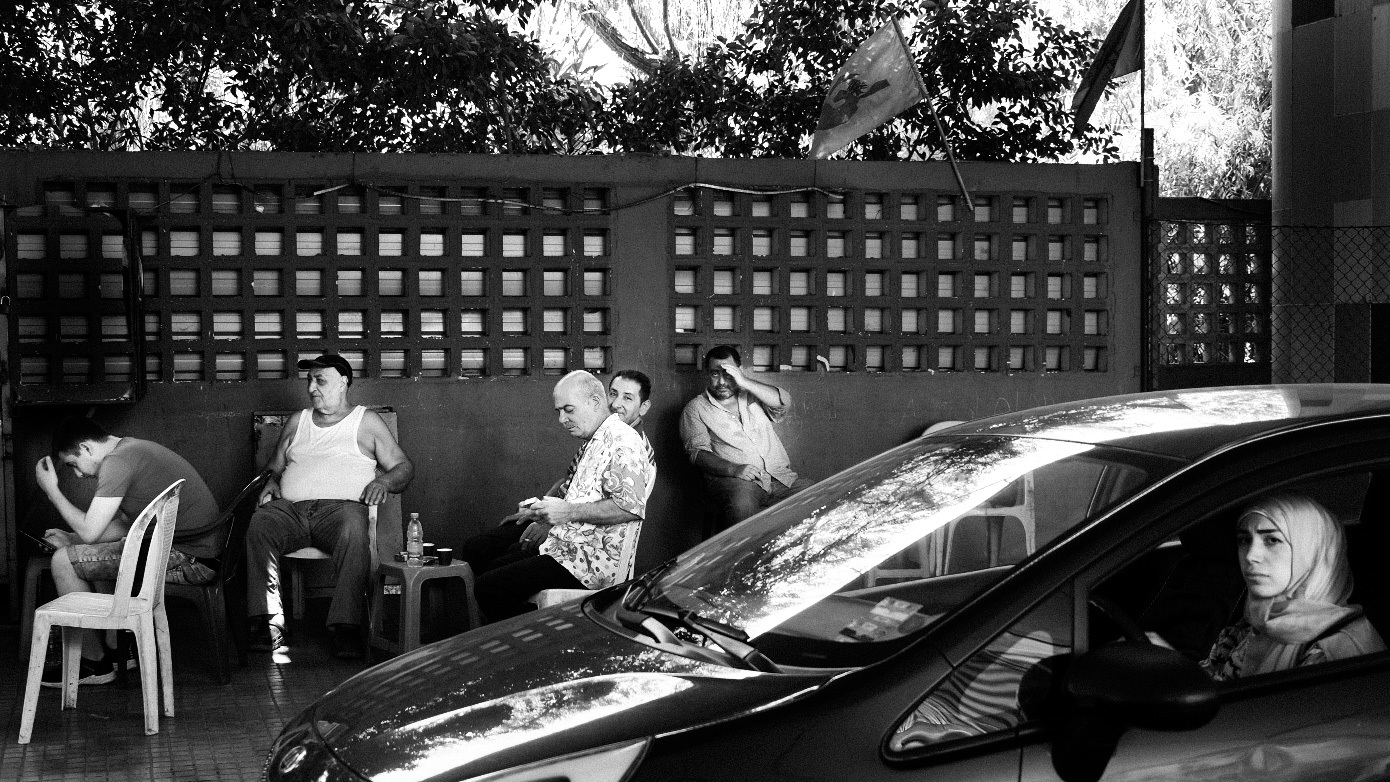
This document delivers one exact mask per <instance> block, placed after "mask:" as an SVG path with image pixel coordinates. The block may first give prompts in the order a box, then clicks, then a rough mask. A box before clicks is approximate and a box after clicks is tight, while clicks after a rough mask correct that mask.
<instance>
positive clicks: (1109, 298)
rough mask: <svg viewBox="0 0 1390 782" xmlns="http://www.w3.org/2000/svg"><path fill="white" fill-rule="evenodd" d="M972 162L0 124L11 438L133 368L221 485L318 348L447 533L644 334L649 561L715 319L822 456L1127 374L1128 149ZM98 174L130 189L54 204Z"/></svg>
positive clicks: (1136, 297)
mask: <svg viewBox="0 0 1390 782" xmlns="http://www.w3.org/2000/svg"><path fill="white" fill-rule="evenodd" d="M963 173H964V175H965V177H966V179H967V181H968V182H969V183H970V186H971V191H972V199H973V203H970V204H966V203H965V202H964V201H963V200H962V197H961V196H960V195H959V191H958V190H957V189H956V188H955V179H954V177H953V176H952V174H951V171H950V169H949V167H947V166H946V165H945V164H942V163H935V162H897V163H893V162H885V163H847V162H824V161H821V162H815V161H797V160H787V161H736V160H695V159H685V158H619V157H599V156H594V157H582V158H511V157H501V156H467V155H458V156H433V155H419V156H407V155H370V156H368V155H359V156H325V155H310V154H269V153H261V154H257V153H235V154H230V155H229V154H222V155H217V154H191V153H189V154H183V153H132V154H117V155H111V154H99V153H64V152H45V153H0V193H3V195H4V197H5V199H6V201H7V203H8V204H10V205H12V206H13V207H14V208H12V209H10V210H9V211H8V212H7V218H6V230H7V235H8V241H9V242H11V243H10V244H9V245H8V246H7V252H8V253H9V255H8V256H7V257H8V261H9V263H8V265H7V269H6V281H7V283H8V284H9V286H10V288H9V296H10V297H11V299H10V305H11V306H10V319H9V326H10V329H11V331H10V337H11V346H10V351H9V353H10V355H11V356H12V357H18V359H19V360H18V361H15V362H12V364H11V367H10V377H11V379H12V380H13V381H14V385H13V386H12V388H11V390H12V391H13V390H18V391H19V393H20V394H21V395H23V394H29V395H30V398H31V401H47V402H51V403H56V402H63V403H66V404H61V405H58V406H56V407H55V406H52V405H49V406H34V405H30V406H20V407H17V408H15V409H14V430H15V438H16V460H15V462H13V464H18V465H28V464H32V462H33V460H35V459H37V458H38V457H39V456H40V455H42V453H43V452H44V450H45V447H46V438H47V436H48V432H49V430H50V429H51V426H52V423H53V422H54V421H55V420H56V418H57V416H59V415H61V414H63V413H66V412H80V413H83V412H87V411H88V409H89V408H88V407H87V406H85V405H82V406H79V405H78V404H77V403H78V402H81V401H83V396H82V395H83V394H85V393H87V392H89V391H95V392H98V393H99V394H100V397H99V398H101V399H117V398H121V393H122V388H123V387H124V390H125V391H129V390H130V388H132V387H134V386H135V385H137V384H138V382H139V381H142V380H143V381H147V382H146V385H145V388H144V397H143V398H142V399H141V400H140V401H139V402H137V403H134V404H116V405H104V406H100V407H98V408H96V409H95V411H96V412H95V414H96V415H97V417H98V418H99V420H101V421H102V422H103V423H104V424H106V425H107V426H108V427H109V428H111V429H112V430H113V431H117V432H119V433H122V434H129V435H133V436H140V437H148V438H150V439H155V440H158V441H160V442H164V443H165V444H168V445H170V447H173V448H174V449H175V450H177V451H179V452H180V453H183V454H185V455H187V456H188V457H189V458H190V459H191V460H192V461H193V462H194V464H195V466H197V467H198V468H199V470H200V471H201V472H202V473H203V474H204V475H205V476H206V477H207V478H208V480H209V483H210V485H211V486H212V488H213V490H214V493H216V494H218V496H224V495H227V494H229V493H230V492H233V491H235V489H236V488H237V487H238V486H239V484H240V483H241V482H244V481H245V480H246V478H247V477H249V470H250V464H251V445H250V432H251V415H252V413H253V412H255V411H273V410H290V409H296V408H299V407H302V406H303V405H304V391H303V387H302V384H301V382H300V380H299V379H298V377H297V373H296V372H295V371H294V370H293V369H292V368H290V363H291V362H292V361H293V360H295V359H296V358H298V357H301V356H310V355H317V354H318V353H322V352H326V351H330V350H331V351H337V352H341V353H343V354H344V355H346V356H348V358H349V360H350V361H352V362H353V364H354V366H355V367H356V368H357V369H358V370H359V379H358V380H357V382H355V383H354V387H353V392H352V393H353V399H354V401H357V402H361V403H364V404H380V405H389V406H391V407H392V408H393V409H395V410H396V411H397V414H398V423H399V426H400V432H401V441H402V445H403V447H404V448H405V449H406V451H407V452H408V453H409V454H410V456H411V458H412V460H414V461H415V463H416V465H417V470H418V473H417V477H416V480H415V483H413V484H412V486H411V487H410V488H409V489H408V490H407V492H406V494H405V497H404V503H405V505H406V508H407V510H413V511H418V512H421V513H422V517H423V518H424V519H426V521H427V525H433V526H432V527H429V529H431V535H432V536H434V535H435V534H436V532H435V531H439V532H438V536H439V539H441V540H444V541H449V542H458V541H459V540H461V539H462V538H463V537H465V536H466V535H468V534H471V533H472V532H475V531H478V530H480V529H483V528H486V527H487V526H490V525H491V524H495V523H496V519H498V518H500V517H501V516H503V515H505V514H506V513H508V512H511V510H513V509H514V508H515V503H516V502H517V500H519V499H521V498H524V497H528V496H532V495H534V494H536V493H537V492H538V491H541V490H543V489H544V487H545V486H548V485H550V483H551V482H552V481H553V480H554V479H555V478H556V477H558V476H557V473H562V472H563V470H564V468H565V465H566V464H567V463H568V461H569V458H570V456H571V455H572V454H573V450H574V443H573V442H572V440H571V438H569V437H568V436H566V435H565V434H564V432H563V431H562V430H561V429H560V428H559V427H558V426H556V424H555V421H554V412H553V409H552V407H553V403H552V400H551V396H550V390H551V387H552V386H553V384H554V381H555V379H556V376H557V375H558V374H560V373H562V372H564V371H566V370H567V369H575V368H587V369H592V370H595V371H598V372H600V374H605V373H607V372H611V371H613V370H617V369H624V368H636V369H640V370H642V371H644V372H646V373H647V374H648V375H650V376H651V377H652V379H653V383H654V396H653V405H652V409H651V412H650V413H649V414H648V416H647V418H646V422H647V432H648V434H649V436H650V437H651V439H652V441H653V444H654V445H655V447H656V450H657V455H658V466H659V468H660V470H661V478H660V479H659V481H658V484H657V488H656V491H655V493H654V494H653V496H652V506H651V509H650V511H649V517H648V518H649V520H651V521H652V523H651V524H649V525H647V526H646V527H645V528H644V531H643V538H642V541H643V542H642V552H641V553H640V555H639V565H642V564H653V563H655V562H658V561H661V559H664V558H665V557H666V556H669V555H670V554H672V553H675V552H676V551H679V550H681V549H683V548H685V547H687V546H688V545H690V544H691V543H693V542H694V541H695V539H697V538H698V535H699V530H700V529H701V526H702V515H703V510H702V507H703V506H702V504H701V501H700V497H699V493H700V483H699V480H698V475H697V474H696V473H695V472H694V469H693V468H692V467H691V466H690V465H689V463H688V461H687V460H686V458H685V455H684V453H683V451H682V448H681V444H680V441H679V437H678V435H677V429H678V421H679V416H680V410H681V408H682V406H683V405H684V404H685V403H686V401H688V400H689V399H690V398H691V397H692V396H694V395H695V394H697V393H700V391H701V390H702V389H703V387H704V379H703V376H702V373H700V372H699V371H697V364H698V361H699V357H700V356H701V355H702V354H703V352H704V351H705V350H707V349H708V348H709V347H711V346H713V345H716V344H720V343H732V344H735V345H737V346H739V348H740V349H741V350H742V351H743V353H744V354H745V356H746V363H749V364H751V365H752V366H753V367H754V368H755V369H757V370H761V371H764V372H767V373H768V375H767V377H768V379H770V380H772V381H773V382H776V383H777V384H778V385H780V386H782V387H783V388H785V389H786V390H787V391H788V392H789V393H790V394H791V395H792V398H793V400H794V402H793V406H792V409H791V411H790V413H789V415H788V417H787V420H786V421H784V422H783V423H782V424H781V425H780V433H781V436H782V439H783V441H784V442H785V443H786V445H787V448H788V450H789V452H790V453H791V455H792V459H793V463H794V466H795V467H796V468H797V469H798V470H799V471H800V472H802V473H804V474H806V475H808V476H811V477H813V478H819V477H825V476H828V475H830V474H831V473H833V472H836V471H838V470H841V469H844V468H846V467H848V466H850V465H852V464H853V463H855V462H857V461H859V460H860V459H863V458H865V457H867V456H870V455H872V454H874V453H877V452H879V451H881V450H883V449H885V448H887V447H890V446H893V445H897V444H899V443H901V442H902V441H903V440H905V439H908V438H910V437H914V436H916V435H917V434H919V433H920V432H921V431H922V430H923V429H924V428H925V427H926V426H928V425H929V424H931V423H934V422H937V421H941V420H946V419H966V418H976V417H980V416H985V415H991V414H994V413H1000V412H1008V411H1011V410H1018V409H1022V408H1026V407H1032V406H1035V405H1039V404H1046V403H1052V402H1060V401H1065V400H1068V399H1077V398H1084V397H1089V396H1100V395H1104V394H1110V393H1119V392H1125V391H1135V390H1138V389H1139V383H1140V376H1141V372H1140V365H1139V362H1140V350H1139V340H1140V334H1141V323H1142V316H1141V313H1140V309H1139V301H1140V290H1141V281H1140V270H1141V263H1140V257H1141V253H1140V245H1139V240H1140V236H1141V234H1140V231H1139V227H1138V222H1137V221H1138V217H1139V209H1138V203H1139V199H1138V190H1137V182H1138V176H1137V170H1136V166H1135V165H1134V164H1119V165H1114V166H1060V165H1058V166H1046V165H1041V166H1011V165H1004V164H966V165H964V166H963ZM92 203H97V204H98V205H107V206H105V207H103V208H107V209H113V210H123V209H126V208H129V209H131V210H133V212H134V215H135V218H136V219H135V220H134V221H127V223H128V225H127V226H122V224H121V223H120V222H119V221H118V220H117V219H116V218H115V217H113V216H111V215H110V214H107V213H104V212H103V213H99V214H95V215H94V214H93V213H83V214H80V215H79V214H74V213H73V212H72V211H70V210H74V209H76V207H77V206H79V205H87V204H92ZM114 213H115V214H123V212H120V211H116V212H114ZM127 228H128V230H127ZM122 248H124V256H125V257H120V256H121V255H122ZM137 250H138V252H137ZM136 258H138V259H139V260H140V262H141V263H142V264H143V268H141V269H139V270H138V271H139V272H140V273H139V274H135V271H136V270H135V268H134V264H135V259H136ZM126 267H129V272H130V274H131V275H132V277H131V279H138V280H139V290H140V291H141V292H142V293H143V294H144V296H143V307H144V310H143V312H139V313H138V317H137V318H136V320H135V321H134V322H132V323H128V324H125V325H124V327H123V326H122V324H121V323H120V322H119V317H118V316H119V315H120V314H121V313H122V312H124V311H125V309H126V308H127V303H126V301H125V299H124V298H122V297H121V295H120V293H119V291H120V290H121V288H120V287H119V286H120V285H123V284H124V283H123V282H122V279H123V278H122V276H121V275H122V273H123V269H125V268H126ZM74 275H76V276H74ZM126 291H127V292H132V293H133V292H134V288H126ZM142 330H143V331H144V332H145V336H144V338H142V339H135V336H136V335H137V334H139V332H140V331H142ZM141 351H144V355H139V354H140V352H141ZM125 356H129V357H130V360H128V361H122V357H125ZM831 443H833V444H834V446H833V447H830V446H829V445H828V444H831ZM15 474H16V478H17V480H18V482H19V490H18V495H17V496H19V497H20V498H21V503H20V504H21V505H24V504H25V502H26V500H25V499H24V498H25V497H27V496H28V492H29V490H30V489H31V488H32V487H30V486H29V485H28V483H29V482H30V481H31V480H32V478H31V476H32V471H31V470H29V469H28V468H27V467H25V469H16V473H15ZM23 511H24V509H23V508H21V512H23Z"/></svg>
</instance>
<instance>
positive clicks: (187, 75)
mask: <svg viewBox="0 0 1390 782" xmlns="http://www.w3.org/2000/svg"><path fill="white" fill-rule="evenodd" d="M532 7H534V0H485V2H477V3H463V2H457V1H455V0H394V1H393V2H392V3H391V4H389V5H385V4H379V3H362V2H345V1H344V0H94V2H91V3H88V4H80V5H79V4H73V3H70V2H65V1H64V0H40V1H39V2H35V3H32V4H30V5H29V7H27V8H26V9H25V10H24V11H18V10H16V11H13V12H12V13H11V14H9V15H7V16H6V17H5V18H4V19H3V20H2V21H0V43H3V44H4V45H5V46H6V47H7V48H8V49H10V50H11V51H15V47H16V46H21V47H23V49H22V55H21V56H18V57H13V58H10V59H9V60H8V61H7V62H6V63H5V64H4V65H3V66H0V67H3V68H4V71H0V74H2V75H3V76H4V77H5V80H4V83H3V85H0V88H2V89H4V90H5V91H6V92H7V93H9V94H7V95H6V96H5V97H6V102H7V104H8V105H9V106H10V107H12V109H11V111H9V112H8V116H7V117H6V118H5V124H4V125H3V126H0V130H2V131H3V141H4V142H6V143H9V144H20V145H23V144H38V145H52V146H66V147H86V148H96V149H129V148H136V149H244V148H273V149H286V150H325V151H329V150H332V151H416V152H441V151H451V152H486V151H506V152H575V151H584V150H585V149H586V148H587V142H586V141H585V140H584V139H585V137H586V133H587V128H588V127H589V126H591V125H592V122H593V118H594V116H595V115H596V113H597V112H598V111H599V109H600V107H601V102H600V95H599V94H598V92H597V91H596V90H595V89H594V88H593V86H592V85H589V84H585V83H583V82H580V81H575V80H572V79H567V78H561V77H558V76H557V75H556V74H555V73H554V72H553V69H552V68H551V65H550V63H549V62H548V61H547V59H546V57H545V55H544V53H543V52H542V51H541V50H540V48H539V47H538V46H537V45H536V43H535V42H534V41H532V40H530V39H527V38H524V37H522V36H519V35H516V34H514V33H513V32H512V31H511V30H510V29H509V28H508V26H507V25H506V24H505V23H504V22H503V21H502V20H501V19H499V17H498V14H499V13H501V12H504V11H505V12H509V13H525V12H528V11H529V10H530V9H531V8H532ZM576 141H577V142H578V148H576Z"/></svg>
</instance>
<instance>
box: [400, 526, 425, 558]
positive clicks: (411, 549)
mask: <svg viewBox="0 0 1390 782" xmlns="http://www.w3.org/2000/svg"><path fill="white" fill-rule="evenodd" d="M424 555H425V528H424V527H423V526H421V525H420V514H418V513H412V514H410V523H409V524H407V525H406V527H405V564H406V565H408V566H409V567H420V566H421V565H423V564H425V561H424Z"/></svg>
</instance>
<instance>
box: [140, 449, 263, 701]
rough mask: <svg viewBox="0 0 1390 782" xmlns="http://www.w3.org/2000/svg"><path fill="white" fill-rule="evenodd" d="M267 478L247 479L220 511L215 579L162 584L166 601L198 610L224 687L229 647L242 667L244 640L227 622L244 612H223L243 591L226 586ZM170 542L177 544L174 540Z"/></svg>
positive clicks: (234, 571) (242, 558)
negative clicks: (172, 599)
mask: <svg viewBox="0 0 1390 782" xmlns="http://www.w3.org/2000/svg"><path fill="white" fill-rule="evenodd" d="M269 478H270V471H269V470H265V471H262V472H261V474H260V475H257V476H256V477H255V478H253V479H251V482H250V483H248V484H246V488H244V489H242V490H241V492H240V493H238V494H237V496H236V498H235V499H233V500H232V501H231V503H230V504H228V505H227V507H226V508H225V509H223V511H222V515H221V517H220V518H219V519H218V523H219V524H221V525H225V527H226V529H225V531H224V537H223V539H222V541H223V542H222V555H221V557H220V562H221V569H220V570H219V571H218V573H217V577H216V578H214V579H213V580H212V581H210V582H208V583H206V584H166V585H165V587H164V594H165V595H166V596H167V597H180V598H184V599H186V600H191V601H193V603H194V605H196V606H197V607H198V613H199V614H200V615H201V616H202V618H203V629H204V632H205V633H206V636H207V641H208V647H209V648H210V649H212V650H213V652H214V658H215V660H216V664H217V682H218V683H219V684H227V683H229V682H231V680H232V670H231V665H230V663H229V662H228V659H229V657H230V654H231V648H230V647H231V646H232V645H233V644H235V646H236V651H237V661H238V662H239V663H240V664H241V665H245V664H246V639H245V638H244V637H243V634H242V633H237V634H235V635H234V634H233V633H232V630H231V623H230V622H229V621H228V614H229V613H231V614H235V615H238V616H239V615H241V614H244V613H245V611H244V610H242V611H240V612H237V611H231V612H229V611H228V609H227V601H228V600H230V599H235V598H236V597H240V599H241V600H245V594H244V591H245V590H239V589H236V588H233V587H230V586H228V585H229V584H232V583H233V580H234V579H235V578H236V577H237V575H238V574H239V571H240V569H241V565H242V563H243V562H244V561H245V560H246V527H247V525H248V524H250V521H251V514H252V513H255V511H256V499H257V498H258V497H259V496H260V493H261V489H262V488H263V487H264V486H265V483H266V480H267V479H269ZM174 542H175V543H176V544H177V543H178V538H177V537H176V538H175V539H174ZM238 605H240V602H238Z"/></svg>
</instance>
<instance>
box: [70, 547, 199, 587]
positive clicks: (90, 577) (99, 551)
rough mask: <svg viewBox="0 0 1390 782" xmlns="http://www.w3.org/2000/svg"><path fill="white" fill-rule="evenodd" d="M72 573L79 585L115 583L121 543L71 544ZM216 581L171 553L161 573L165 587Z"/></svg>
mask: <svg viewBox="0 0 1390 782" xmlns="http://www.w3.org/2000/svg"><path fill="white" fill-rule="evenodd" d="M67 549H68V561H69V562H71V563H72V570H73V572H74V573H76V574H77V577H78V578H80V579H82V580H83V581H88V582H91V581H115V580H116V575H117V573H118V572H119V571H120V569H121V552H122V551H124V550H125V539H124V538H122V539H121V540H113V541H110V542H107V543H75V544H73V545H71V546H68V547H67ZM215 578H217V571H215V570H213V569H212V568H210V567H208V566H207V565H206V564H204V563H202V562H200V561H198V559H197V558H195V557H191V556H189V555H188V554H185V553H183V552H182V551H179V550H178V549H172V550H170V551H169V565H168V567H167V568H165V571H164V583H166V584H206V583H208V582H209V581H212V580H213V579H215Z"/></svg>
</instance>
